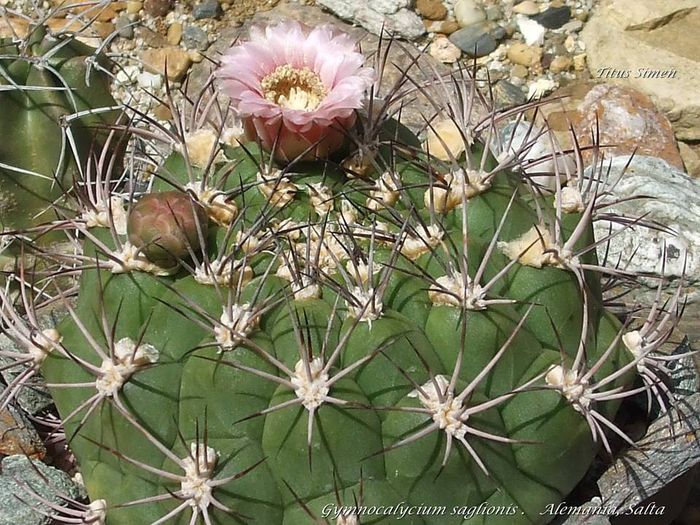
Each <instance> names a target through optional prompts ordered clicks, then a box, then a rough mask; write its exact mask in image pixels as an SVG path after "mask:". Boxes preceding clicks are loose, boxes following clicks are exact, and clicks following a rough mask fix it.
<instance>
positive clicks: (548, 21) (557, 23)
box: [531, 5, 571, 29]
mask: <svg viewBox="0 0 700 525" xmlns="http://www.w3.org/2000/svg"><path fill="white" fill-rule="evenodd" d="M531 18H532V20H534V21H535V22H537V23H538V24H540V25H541V26H542V27H546V28H547V29H559V28H560V27H561V26H563V25H564V24H566V23H567V22H568V21H569V20H571V8H570V7H569V6H567V5H565V6H562V7H550V8H549V9H546V10H545V11H542V12H541V13H538V14H536V15H532V17H531Z"/></svg>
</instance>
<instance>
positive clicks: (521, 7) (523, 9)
mask: <svg viewBox="0 0 700 525" xmlns="http://www.w3.org/2000/svg"><path fill="white" fill-rule="evenodd" d="M513 12H514V13H518V14H520V15H536V14H537V13H539V12H540V8H539V7H537V4H536V3H535V2H533V1H532V0H525V1H524V2H520V3H519V4H517V5H515V6H513Z"/></svg>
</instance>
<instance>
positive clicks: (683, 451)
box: [598, 394, 700, 523]
mask: <svg viewBox="0 0 700 525" xmlns="http://www.w3.org/2000/svg"><path fill="white" fill-rule="evenodd" d="M670 415H671V416H672V417H671V418H670V417H669V415H665V416H663V417H661V418H659V419H657V420H656V421H654V422H653V423H652V424H651V426H650V427H649V429H648V430H647V433H646V435H645V436H644V437H643V438H642V439H641V440H640V441H639V442H637V443H636V447H635V448H630V449H628V450H625V451H624V452H622V453H621V454H620V455H619V457H618V458H617V459H616V461H615V462H614V463H613V465H612V466H611V467H610V468H609V469H608V470H607V471H606V472H605V473H603V475H602V476H601V478H600V479H599V480H598V487H599V489H600V495H601V497H602V499H603V501H604V502H605V506H606V508H610V509H611V510H614V509H619V510H626V509H629V508H631V507H633V506H635V505H637V504H639V503H641V502H642V501H645V500H647V499H648V498H650V497H652V496H655V495H656V494H657V493H658V492H659V491H661V490H662V489H663V488H665V487H666V486H667V485H668V484H670V483H671V482H673V481H674V480H676V479H678V478H679V477H680V476H681V475H683V474H685V473H686V472H688V471H689V470H690V469H691V468H693V467H694V466H695V465H696V464H697V463H698V462H699V461H700V447H698V443H697V440H698V427H700V394H694V395H692V396H689V397H687V398H685V399H684V400H683V403H678V404H677V407H676V408H674V409H672V414H670ZM658 508H659V507H658V506H657V509H658ZM635 523H639V522H638V521H635ZM645 523H652V521H649V522H645ZM654 523H658V521H654Z"/></svg>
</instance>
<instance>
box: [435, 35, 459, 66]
mask: <svg viewBox="0 0 700 525" xmlns="http://www.w3.org/2000/svg"><path fill="white" fill-rule="evenodd" d="M428 52H429V53H430V55H431V56H432V57H434V58H436V59H438V60H439V61H440V62H442V63H444V64H453V63H455V62H457V60H459V57H461V56H462V50H461V49H459V48H458V47H457V46H456V45H454V44H453V43H452V42H450V39H449V38H447V37H446V36H442V35H439V36H437V37H436V38H435V40H433V41H432V43H431V44H430V47H429V48H428Z"/></svg>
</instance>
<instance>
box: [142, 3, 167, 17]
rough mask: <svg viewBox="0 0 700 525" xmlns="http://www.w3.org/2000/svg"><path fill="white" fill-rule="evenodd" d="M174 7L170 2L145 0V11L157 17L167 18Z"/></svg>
mask: <svg viewBox="0 0 700 525" xmlns="http://www.w3.org/2000/svg"><path fill="white" fill-rule="evenodd" d="M171 7H172V5H171V3H170V0H145V1H144V2H143V10H144V11H146V13H147V14H149V15H151V16H155V17H160V16H165V15H167V14H168V12H169V11H170V8H171Z"/></svg>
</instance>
